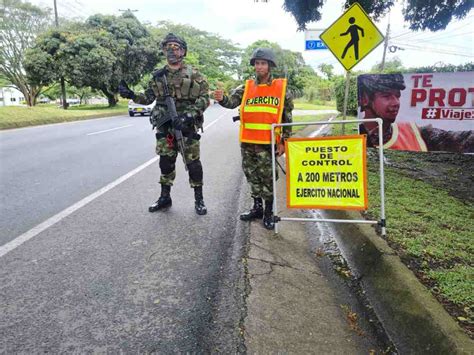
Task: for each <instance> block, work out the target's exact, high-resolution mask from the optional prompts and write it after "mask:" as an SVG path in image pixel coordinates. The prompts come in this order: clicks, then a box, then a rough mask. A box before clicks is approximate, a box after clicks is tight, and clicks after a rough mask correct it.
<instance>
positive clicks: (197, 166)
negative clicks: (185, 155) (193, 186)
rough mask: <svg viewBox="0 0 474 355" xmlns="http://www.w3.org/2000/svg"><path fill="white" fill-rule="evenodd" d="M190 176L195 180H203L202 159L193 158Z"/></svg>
mask: <svg viewBox="0 0 474 355" xmlns="http://www.w3.org/2000/svg"><path fill="white" fill-rule="evenodd" d="M188 170H189V177H190V178H191V180H193V181H202V164H201V161H200V160H193V161H192V162H190V163H189V164H188Z"/></svg>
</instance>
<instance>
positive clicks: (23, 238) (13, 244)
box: [0, 115, 223, 258]
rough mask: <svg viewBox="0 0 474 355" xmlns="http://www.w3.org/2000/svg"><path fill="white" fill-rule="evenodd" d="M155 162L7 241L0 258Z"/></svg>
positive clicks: (153, 160)
mask: <svg viewBox="0 0 474 355" xmlns="http://www.w3.org/2000/svg"><path fill="white" fill-rule="evenodd" d="M221 117H223V115H221V116H219V117H218V118H217V119H216V120H215V121H212V122H211V123H209V124H208V125H207V126H205V127H204V130H207V129H208V128H209V127H211V126H212V125H214V124H215V123H216V122H217V121H218V120H219V119H220V118H221ZM122 128H123V127H122ZM157 160H158V157H155V158H153V159H150V160H148V161H147V162H146V163H144V164H142V165H140V166H139V167H138V168H135V169H133V170H132V171H130V172H128V173H126V174H125V175H122V176H121V177H119V178H118V179H117V180H115V181H113V182H111V183H110V184H108V185H106V186H104V187H103V188H101V189H99V190H97V191H96V192H94V193H92V194H91V195H89V196H87V197H85V198H83V199H82V200H80V201H79V202H76V203H75V204H73V205H72V206H69V207H68V208H66V209H64V210H62V211H61V212H59V213H57V214H55V215H54V216H52V217H50V218H48V219H47V220H46V221H44V222H42V223H40V224H38V225H37V226H36V227H33V228H31V229H30V230H29V231H27V232H25V233H23V234H21V235H20V236H18V237H16V238H15V239H13V240H11V241H9V242H8V243H6V244H4V245H2V246H0V258H1V257H2V256H4V255H6V254H7V253H9V252H10V251H12V250H14V249H16V248H17V247H19V246H20V245H22V244H23V243H25V242H27V241H28V240H30V239H32V238H34V237H35V236H37V235H38V234H40V233H41V232H43V231H45V230H46V229H48V228H49V227H51V226H52V225H54V224H56V223H58V222H59V221H61V220H62V219H64V218H66V217H67V216H69V215H70V214H72V213H74V212H75V211H77V210H78V209H80V208H81V207H84V206H85V205H87V204H88V203H89V202H92V201H93V200H95V199H96V198H97V197H99V196H101V195H103V194H105V193H106V192H107V191H110V190H112V189H113V188H114V187H116V186H117V185H119V184H121V183H122V182H124V181H125V180H127V179H129V178H131V177H132V176H133V175H136V174H138V173H139V172H140V171H142V170H143V169H145V168H146V167H148V166H150V165H151V164H153V163H154V162H156V161H157Z"/></svg>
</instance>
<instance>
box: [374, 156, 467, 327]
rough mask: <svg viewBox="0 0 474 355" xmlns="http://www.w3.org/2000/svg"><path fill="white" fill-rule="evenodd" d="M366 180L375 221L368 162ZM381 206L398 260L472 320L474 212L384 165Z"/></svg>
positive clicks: (377, 206) (376, 186) (376, 193)
mask: <svg viewBox="0 0 474 355" xmlns="http://www.w3.org/2000/svg"><path fill="white" fill-rule="evenodd" d="M368 175H369V176H368V178H369V184H368V185H369V210H368V215H369V216H371V218H375V219H379V218H380V193H379V192H380V190H379V189H380V183H379V173H378V162H376V161H370V159H369V174H368ZM385 205H386V219H387V240H388V241H389V243H390V244H391V245H392V247H394V248H395V249H396V250H397V251H398V254H399V255H400V256H401V258H402V260H404V261H405V262H406V263H408V264H410V265H411V266H412V267H414V268H415V269H416V270H417V271H418V272H420V273H421V274H422V275H425V276H426V277H428V278H430V279H431V280H432V281H434V282H435V286H432V285H431V284H430V283H428V285H429V287H431V288H432V291H433V292H434V293H435V294H440V295H442V296H443V297H444V298H445V299H447V300H448V301H450V302H452V303H454V304H456V305H457V306H459V307H460V308H461V309H464V312H465V313H464V314H465V315H466V317H467V318H468V319H470V321H472V320H473V315H474V314H473V311H472V309H473V306H474V299H473V298H474V296H473V295H474V243H473V242H472V236H473V235H474V218H473V217H474V207H473V206H472V205H466V204H465V203H464V202H462V201H461V200H459V199H457V198H455V197H452V196H450V195H449V194H448V192H447V191H445V190H444V189H440V188H436V187H433V186H432V185H431V184H428V183H426V182H424V181H419V180H416V179H413V178H411V177H407V176H404V175H402V174H401V173H400V171H397V169H396V168H392V167H387V166H386V167H385ZM425 281H426V280H425ZM430 285H431V286H430Z"/></svg>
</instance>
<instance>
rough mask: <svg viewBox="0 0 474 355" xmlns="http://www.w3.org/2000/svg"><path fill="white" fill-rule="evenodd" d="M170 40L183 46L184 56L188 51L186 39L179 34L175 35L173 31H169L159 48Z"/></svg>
mask: <svg viewBox="0 0 474 355" xmlns="http://www.w3.org/2000/svg"><path fill="white" fill-rule="evenodd" d="M170 42H175V43H178V44H179V45H180V46H181V47H183V49H184V56H186V53H187V51H188V45H187V43H186V41H185V40H184V39H183V38H181V37H180V36H177V35H175V34H174V33H171V32H170V33H168V34H167V35H166V36H165V38H163V40H162V41H161V48H163V47H164V46H165V45H166V44H167V43H170Z"/></svg>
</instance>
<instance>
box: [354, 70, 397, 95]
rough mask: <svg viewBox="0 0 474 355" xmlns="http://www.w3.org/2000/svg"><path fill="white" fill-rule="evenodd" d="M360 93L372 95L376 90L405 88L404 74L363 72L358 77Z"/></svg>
mask: <svg viewBox="0 0 474 355" xmlns="http://www.w3.org/2000/svg"><path fill="white" fill-rule="evenodd" d="M357 80H358V84H359V85H358V86H359V94H362V93H366V94H367V95H369V96H371V95H372V94H373V93H375V92H384V91H388V90H394V89H395V90H405V87H406V86H405V82H404V80H403V75H402V74H363V75H359V77H358V79H357Z"/></svg>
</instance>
